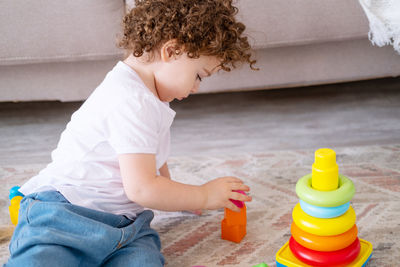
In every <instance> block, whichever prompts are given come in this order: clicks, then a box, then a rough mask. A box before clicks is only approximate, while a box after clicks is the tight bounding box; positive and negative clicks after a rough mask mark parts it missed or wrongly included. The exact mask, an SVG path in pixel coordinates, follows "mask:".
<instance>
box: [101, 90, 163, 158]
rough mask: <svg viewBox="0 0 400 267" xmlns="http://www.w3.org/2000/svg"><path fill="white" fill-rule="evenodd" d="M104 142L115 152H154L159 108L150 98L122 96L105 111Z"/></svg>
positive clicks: (156, 140) (156, 144) (157, 139)
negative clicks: (105, 138)
mask: <svg viewBox="0 0 400 267" xmlns="http://www.w3.org/2000/svg"><path fill="white" fill-rule="evenodd" d="M106 120H107V130H108V142H109V144H110V145H111V147H112V148H113V149H114V150H115V151H116V153H117V154H127V153H149V154H156V152H157V147H158V144H159V131H160V130H159V125H160V111H159V108H158V106H157V104H156V103H155V100H154V99H151V98H150V97H149V96H137V97H131V98H129V99H125V100H124V101H122V102H121V103H118V105H115V107H114V108H113V109H112V110H111V111H110V112H109V114H108V115H107V119H106Z"/></svg>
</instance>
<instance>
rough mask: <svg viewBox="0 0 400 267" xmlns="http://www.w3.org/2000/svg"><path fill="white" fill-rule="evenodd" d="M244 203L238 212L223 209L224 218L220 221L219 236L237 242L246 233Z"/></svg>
mask: <svg viewBox="0 0 400 267" xmlns="http://www.w3.org/2000/svg"><path fill="white" fill-rule="evenodd" d="M246 222H247V216H246V205H243V208H241V209H240V212H234V211H231V210H230V209H225V218H224V219H223V220H222V221H221V238H222V239H225V240H229V241H232V242H236V243H239V242H240V241H241V240H242V239H243V237H244V236H245V235H246Z"/></svg>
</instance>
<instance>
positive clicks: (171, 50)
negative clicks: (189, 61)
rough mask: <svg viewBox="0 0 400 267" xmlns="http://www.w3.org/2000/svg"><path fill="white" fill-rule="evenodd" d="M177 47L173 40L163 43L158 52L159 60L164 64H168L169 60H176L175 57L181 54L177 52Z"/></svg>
mask: <svg viewBox="0 0 400 267" xmlns="http://www.w3.org/2000/svg"><path fill="white" fill-rule="evenodd" d="M177 47H179V45H178V42H177V41H176V40H175V39H173V40H169V41H167V42H166V43H164V44H163V45H162V47H161V51H160V55H161V60H162V61H164V62H169V61H171V60H174V59H177V57H178V56H179V55H180V54H181V53H180V50H177Z"/></svg>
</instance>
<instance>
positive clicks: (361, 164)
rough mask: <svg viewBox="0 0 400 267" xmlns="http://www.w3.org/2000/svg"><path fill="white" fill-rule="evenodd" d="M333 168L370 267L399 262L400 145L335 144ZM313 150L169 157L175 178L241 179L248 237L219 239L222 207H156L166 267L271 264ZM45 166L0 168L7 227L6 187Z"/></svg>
mask: <svg viewBox="0 0 400 267" xmlns="http://www.w3.org/2000/svg"><path fill="white" fill-rule="evenodd" d="M336 153H337V162H338V165H339V172H340V173H342V174H344V175H346V176H348V177H349V178H351V179H352V180H353V182H354V184H355V186H356V194H355V196H354V198H353V200H352V204H353V207H354V209H355V211H356V214H357V226H358V229H359V237H361V238H363V239H366V240H368V241H370V242H371V243H372V244H373V246H374V251H373V255H372V258H371V260H370V263H369V265H368V266H397V264H398V263H399V262H400V235H399V233H400V145H388V146H366V147H351V148H340V149H336ZM313 157H314V151H311V150H302V151H273V152H268V153H262V154H260V153H258V154H243V155H234V156H224V155H221V156H218V157H206V156H198V157H179V158H177V157H175V158H171V160H170V161H169V165H170V168H171V172H172V175H173V177H175V179H176V180H179V181H182V182H186V183H191V184H201V183H204V182H206V181H208V179H210V178H214V177H219V176H226V175H233V176H238V177H241V178H242V179H244V180H246V182H247V184H248V185H250V187H251V195H252V196H253V201H252V202H251V203H249V204H248V205H247V216H248V217H247V235H246V236H245V238H244V239H243V240H242V241H241V243H239V244H236V243H231V242H229V241H225V240H221V238H220V223H221V220H222V218H223V210H218V211H206V212H204V213H203V215H201V216H197V215H193V214H190V213H184V212H172V213H166V212H156V218H155V220H154V223H153V227H154V228H155V229H156V230H157V231H158V232H159V233H160V236H161V240H162V245H163V253H164V255H165V258H166V262H167V266H174V267H175V266H193V265H203V266H253V265H256V264H259V263H261V262H265V263H267V264H268V265H269V266H275V253H276V252H277V251H278V249H279V248H280V247H281V246H282V245H283V244H284V243H285V242H286V241H288V240H289V237H290V223H291V221H292V219H291V212H292V209H293V207H294V206H295V204H296V203H297V201H298V198H297V196H296V194H295V184H296V182H297V180H298V179H299V178H300V177H302V176H303V175H306V174H308V173H310V172H311V165H312V163H313V160H314V159H313ZM42 167H43V166H42V165H41V166H39V165H30V166H28V165H24V166H3V167H1V168H0V177H1V184H2V185H3V186H2V187H1V192H0V193H1V194H0V196H1V200H0V204H1V211H0V212H1V213H0V218H1V221H0V223H1V225H2V227H1V228H0V231H2V232H3V234H4V232H6V231H7V229H10V227H9V221H8V209H7V205H8V200H7V195H8V193H7V191H8V189H9V188H10V187H11V186H13V185H16V184H22V183H23V182H24V181H25V180H27V179H28V178H29V177H30V176H32V175H34V174H35V173H36V172H38V170H40V169H41V168H42ZM0 242H1V243H0V264H2V263H4V262H5V261H6V259H7V257H8V248H7V246H8V239H7V238H5V239H3V240H1V238H0Z"/></svg>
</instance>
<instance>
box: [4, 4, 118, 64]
mask: <svg viewBox="0 0 400 267" xmlns="http://www.w3.org/2000/svg"><path fill="white" fill-rule="evenodd" d="M124 12H125V4H124V1H122V0H120V1H109V0H86V1H53V0H36V1H15V0H2V1H0V33H1V38H0V65H15V64H24V63H39V62H54V61H78V60H90V59H107V58H115V57H116V56H118V55H121V53H122V51H121V50H120V49H117V48H116V45H115V43H116V42H115V39H116V36H117V33H118V32H120V29H121V27H120V23H121V18H122V16H123V14H124Z"/></svg>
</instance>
